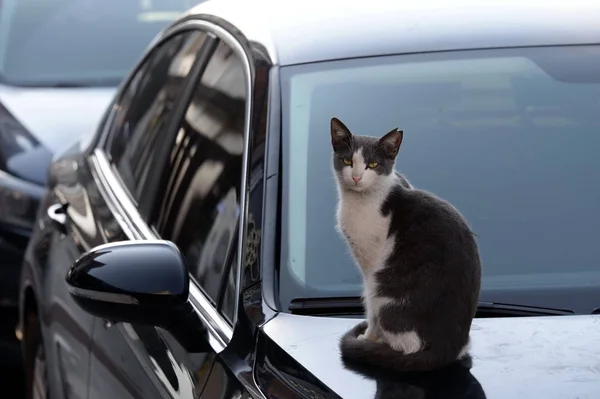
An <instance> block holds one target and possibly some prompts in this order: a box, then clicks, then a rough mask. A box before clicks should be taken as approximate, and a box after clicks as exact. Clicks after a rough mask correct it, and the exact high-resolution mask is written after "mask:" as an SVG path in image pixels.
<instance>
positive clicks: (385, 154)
mask: <svg viewBox="0 0 600 399" xmlns="http://www.w3.org/2000/svg"><path fill="white" fill-rule="evenodd" d="M403 136H404V132H403V131H402V130H399V129H398V128H396V129H394V130H392V131H390V132H388V133H387V134H385V135H383V136H382V137H381V138H377V137H371V136H363V135H354V134H352V133H351V132H350V130H349V129H348V128H347V127H346V125H344V123H343V122H342V121H340V120H339V119H338V118H336V117H333V118H332V119H331V144H332V147H333V156H332V161H333V172H334V175H335V177H336V183H337V192H338V205H337V225H336V229H337V230H338V232H339V233H340V234H341V235H342V236H343V237H344V238H345V240H346V242H347V244H348V246H349V248H350V251H351V253H352V255H353V257H354V260H355V261H356V263H357V264H358V266H359V268H360V271H361V272H362V277H363V281H364V292H363V300H364V307H365V313H366V321H364V322H362V323H360V324H358V325H357V326H355V327H354V328H352V329H351V330H350V331H348V332H346V333H345V334H344V335H343V336H342V338H341V339H340V352H341V354H342V357H343V358H345V359H348V360H352V361H361V362H365V363H369V364H372V365H376V366H380V367H383V368H386V369H389V370H394V371H397V372H405V371H431V370H435V369H439V368H442V367H445V366H447V365H449V364H451V363H453V362H454V361H457V360H460V359H462V358H464V357H466V356H468V355H469V348H470V329H471V323H472V321H473V318H474V317H475V312H476V310H477V304H478V301H479V293H480V285H481V261H480V256H479V249H478V245H477V242H476V240H475V234H474V233H473V232H472V231H471V228H470V227H469V225H468V224H467V221H466V220H465V218H464V217H463V216H462V215H461V214H460V213H459V211H458V210H457V209H456V208H454V207H453V206H452V205H451V204H450V203H448V202H447V201H445V200H443V199H441V198H439V197H437V196H436V195H434V194H432V193H429V192H427V191H424V190H420V189H417V188H415V187H413V185H412V184H411V183H410V182H409V181H408V179H406V178H405V177H404V176H403V175H401V174H400V173H399V172H397V171H395V169H394V167H395V163H396V158H397V155H398V152H399V150H400V145H401V144H402V139H403ZM441 167H443V165H442V166H441Z"/></svg>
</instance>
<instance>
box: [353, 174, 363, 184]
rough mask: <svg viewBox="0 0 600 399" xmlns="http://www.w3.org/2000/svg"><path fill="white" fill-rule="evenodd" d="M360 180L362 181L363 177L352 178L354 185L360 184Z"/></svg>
mask: <svg viewBox="0 0 600 399" xmlns="http://www.w3.org/2000/svg"><path fill="white" fill-rule="evenodd" d="M360 179H362V177H360V176H352V180H354V183H358V182H359V181H360Z"/></svg>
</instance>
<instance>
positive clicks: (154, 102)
mask: <svg viewBox="0 0 600 399" xmlns="http://www.w3.org/2000/svg"><path fill="white" fill-rule="evenodd" d="M205 38H206V34H205V33H204V32H201V31H188V32H185V33H181V34H177V35H175V36H173V37H172V38H170V39H168V40H167V41H166V42H164V43H163V44H162V45H160V46H158V47H157V48H156V49H155V50H154V52H153V53H152V54H151V55H150V56H149V58H148V59H147V60H146V62H144V64H143V65H141V67H140V68H139V70H138V71H137V72H136V73H135V75H134V77H133V78H132V79H131V81H130V82H129V85H128V86H127V88H126V89H125V90H124V91H123V94H122V97H121V99H120V101H119V103H118V105H117V114H116V115H115V118H114V122H113V125H112V126H111V131H110V132H109V140H108V144H107V151H106V152H107V154H108V156H109V159H110V161H111V163H112V165H113V168H114V169H115V170H116V172H117V174H118V176H119V177H120V179H121V180H122V182H123V184H124V185H125V187H126V188H127V189H128V190H129V192H130V194H131V196H132V199H133V200H135V201H139V199H140V198H142V195H143V191H142V190H143V189H144V188H145V187H147V185H146V182H147V181H148V180H149V179H153V178H154V174H155V173H156V172H157V171H158V170H157V169H154V167H158V165H156V164H155V163H154V161H155V158H154V155H155V153H156V151H157V149H159V148H160V147H161V146H162V145H165V141H164V140H166V137H167V135H166V132H165V129H166V128H167V123H168V122H169V117H170V116H171V115H172V113H171V111H172V110H173V108H174V106H175V103H176V102H177V100H178V99H179V98H180V94H181V92H182V89H183V83H184V81H185V78H186V77H187V76H188V74H189V72H190V69H191V67H192V64H193V63H194V61H195V59H196V56H197V53H198V50H199V49H200V47H201V46H202V44H203V43H204V40H205Z"/></svg>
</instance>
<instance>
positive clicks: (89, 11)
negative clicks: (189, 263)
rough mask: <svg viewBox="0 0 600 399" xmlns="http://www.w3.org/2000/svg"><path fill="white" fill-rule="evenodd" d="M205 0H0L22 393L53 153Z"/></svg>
mask: <svg viewBox="0 0 600 399" xmlns="http://www.w3.org/2000/svg"><path fill="white" fill-rule="evenodd" d="M201 2H202V1H201V0H0V383H1V384H0V386H1V387H2V392H1V393H0V397H2V398H13V397H15V398H21V397H23V384H24V381H23V372H22V364H21V353H20V346H19V341H18V339H17V337H16V336H15V325H16V322H17V284H18V279H19V274H20V268H21V262H22V256H23V251H24V250H25V247H26V244H27V241H28V238H29V234H30V231H31V228H32V224H33V222H34V220H35V213H36V210H37V205H38V200H39V198H40V196H41V195H42V193H43V186H44V184H45V180H46V173H47V166H48V165H49V163H50V161H51V160H52V156H53V154H54V153H56V152H57V151H61V150H62V149H63V148H65V147H66V146H69V144H71V143H72V142H73V139H74V136H75V135H80V134H81V133H82V132H83V133H84V134H89V135H92V134H93V133H94V129H95V127H96V126H97V124H98V122H99V119H100V118H101V116H102V113H103V112H104V111H105V109H106V106H107V104H108V102H109V100H110V99H111V98H112V96H113V94H114V92H115V90H116V89H117V87H118V85H119V84H120V82H121V81H122V80H123V79H124V78H125V77H126V76H127V74H128V73H129V72H130V71H131V68H132V67H133V66H134V65H135V63H136V62H137V61H138V60H139V58H140V57H141V56H142V54H143V53H144V51H145V49H146V48H147V47H148V46H149V44H150V43H151V41H152V40H153V38H154V37H155V36H156V35H157V34H158V33H159V32H160V31H161V30H162V29H164V28H165V27H167V26H168V25H169V24H170V23H171V22H172V21H173V20H174V19H175V18H176V17H177V16H178V15H180V14H181V13H182V12H184V11H186V10H187V9H189V8H191V7H193V6H194V5H196V4H199V3H201Z"/></svg>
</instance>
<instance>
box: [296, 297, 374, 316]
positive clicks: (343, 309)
mask: <svg viewBox="0 0 600 399" xmlns="http://www.w3.org/2000/svg"><path fill="white" fill-rule="evenodd" d="M288 309H289V310H290V311H291V312H292V313H293V314H302V315H319V316H328V315H335V316H339V315H344V314H347V315H359V316H360V315H363V314H364V308H363V301H362V299H361V298H360V297H348V296H346V297H329V298H294V299H292V300H291V301H290V305H289V307H288Z"/></svg>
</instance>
